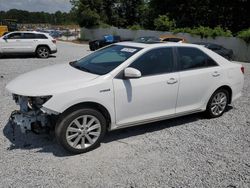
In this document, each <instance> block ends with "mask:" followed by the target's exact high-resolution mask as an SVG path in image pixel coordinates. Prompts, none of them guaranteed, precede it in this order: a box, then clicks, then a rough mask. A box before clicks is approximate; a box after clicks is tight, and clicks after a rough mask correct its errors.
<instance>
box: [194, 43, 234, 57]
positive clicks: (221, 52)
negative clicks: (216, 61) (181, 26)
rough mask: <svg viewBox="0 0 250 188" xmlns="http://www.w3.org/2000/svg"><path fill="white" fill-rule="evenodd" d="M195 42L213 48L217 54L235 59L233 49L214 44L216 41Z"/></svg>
mask: <svg viewBox="0 0 250 188" xmlns="http://www.w3.org/2000/svg"><path fill="white" fill-rule="evenodd" d="M194 44H198V45H202V46H205V47H206V48H208V49H210V50H213V51H214V52H216V53H217V54H219V55H221V56H222V57H224V58H226V59H228V60H232V59H233V50H231V49H226V48H224V47H223V46H221V45H218V44H214V43H209V42H197V43H194Z"/></svg>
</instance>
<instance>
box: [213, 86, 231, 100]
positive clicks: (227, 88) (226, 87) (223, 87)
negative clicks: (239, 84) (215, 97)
mask: <svg viewBox="0 0 250 188" xmlns="http://www.w3.org/2000/svg"><path fill="white" fill-rule="evenodd" d="M219 89H225V90H227V92H228V94H229V99H228V104H231V102H232V94H233V92H232V89H231V88H230V87H229V86H227V85H224V86H221V87H219V88H218V89H216V91H217V90H219Z"/></svg>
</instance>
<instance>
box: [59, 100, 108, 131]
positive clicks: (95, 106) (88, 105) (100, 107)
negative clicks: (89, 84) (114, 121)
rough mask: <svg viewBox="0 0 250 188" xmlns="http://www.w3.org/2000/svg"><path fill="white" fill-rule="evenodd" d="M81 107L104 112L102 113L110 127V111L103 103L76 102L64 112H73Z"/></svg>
mask: <svg viewBox="0 0 250 188" xmlns="http://www.w3.org/2000/svg"><path fill="white" fill-rule="evenodd" d="M81 108H93V109H95V110H98V111H99V112H100V113H102V115H103V116H104V117H105V119H106V120H107V125H108V126H107V128H109V126H110V123H111V116H110V113H109V112H108V110H107V109H106V108H105V107H104V106H103V105H101V104H99V103H95V102H83V103H78V104H75V105H73V106H71V107H69V108H68V109H66V110H65V111H64V112H63V113H69V112H72V111H74V110H76V109H81Z"/></svg>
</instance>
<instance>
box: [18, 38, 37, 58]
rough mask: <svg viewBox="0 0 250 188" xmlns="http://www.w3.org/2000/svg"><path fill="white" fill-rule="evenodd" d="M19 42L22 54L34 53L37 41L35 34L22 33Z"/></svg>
mask: <svg viewBox="0 0 250 188" xmlns="http://www.w3.org/2000/svg"><path fill="white" fill-rule="evenodd" d="M20 42H21V45H22V49H23V52H24V53H32V52H35V47H36V46H37V43H38V39H37V38H36V34H35V33H23V35H22V38H21V40H20Z"/></svg>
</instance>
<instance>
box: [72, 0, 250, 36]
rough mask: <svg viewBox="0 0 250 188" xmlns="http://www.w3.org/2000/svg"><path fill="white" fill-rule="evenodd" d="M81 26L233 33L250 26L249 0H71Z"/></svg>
mask: <svg viewBox="0 0 250 188" xmlns="http://www.w3.org/2000/svg"><path fill="white" fill-rule="evenodd" d="M71 3H72V5H73V8H72V11H73V12H74V13H75V15H76V18H77V22H78V23H79V25H80V26H83V27H94V26H98V25H112V26H117V27H123V28H131V27H132V28H144V29H153V30H155V29H157V30H170V29H173V28H187V27H188V28H194V27H199V26H206V27H210V28H214V27H218V26H220V27H221V28H224V29H228V30H231V31H232V32H233V33H236V32H238V31H240V30H244V29H247V28H249V27H250V11H249V7H250V0H230V1H229V0H220V1H218V0H189V1H186V0H95V1H93V0H71Z"/></svg>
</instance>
